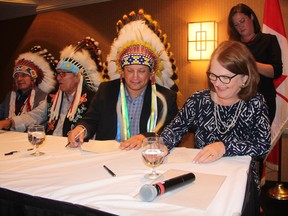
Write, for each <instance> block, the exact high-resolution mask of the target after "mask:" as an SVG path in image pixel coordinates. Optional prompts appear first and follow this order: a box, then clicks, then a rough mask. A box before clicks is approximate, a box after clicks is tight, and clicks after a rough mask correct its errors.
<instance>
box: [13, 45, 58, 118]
mask: <svg viewBox="0 0 288 216" xmlns="http://www.w3.org/2000/svg"><path fill="white" fill-rule="evenodd" d="M57 62H58V61H57V60H55V58H54V57H53V55H52V54H51V53H50V52H49V51H48V50H47V49H42V48H41V46H39V45H37V46H34V47H32V49H31V50H30V52H26V53H22V54H20V55H19V56H18V58H17V59H16V60H15V66H14V71H13V78H14V77H15V76H16V74H17V73H25V74H28V75H29V76H31V78H32V79H34V80H35V83H34V84H35V85H36V86H38V88H39V89H40V90H41V91H43V92H45V93H49V92H51V91H52V90H53V89H54V88H55V86H56V79H55V75H54V74H55V67H56V65H57ZM14 90H15V91H16V90H17V89H14ZM15 91H12V92H11V97H10V103H9V118H11V117H13V116H15V102H16V92H15ZM34 99H35V89H34V86H32V90H31V93H30V95H29V96H28V98H27V100H26V102H25V103H24V104H23V107H22V108H21V113H20V114H22V113H25V112H29V111H31V110H32V109H33V106H34Z"/></svg>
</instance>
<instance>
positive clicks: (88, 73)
mask: <svg viewBox="0 0 288 216" xmlns="http://www.w3.org/2000/svg"><path fill="white" fill-rule="evenodd" d="M56 70H66V71H70V72H73V73H75V74H80V82H79V84H78V86H77V90H76V93H75V95H74V100H73V103H72V104H71V107H70V108H69V110H68V114H67V118H69V120H70V121H72V120H73V118H74V115H75V113H76V111H77V107H78V104H79V102H80V99H81V92H82V87H83V85H84V86H86V87H87V88H88V89H90V90H92V91H94V92H96V91H97V89H98V87H99V85H100V83H101V82H102V77H101V73H102V71H103V66H102V61H101V50H100V48H99V43H98V42H97V41H95V40H94V39H93V38H91V37H86V38H85V39H84V40H82V41H80V42H78V44H77V45H76V46H72V45H70V46H67V47H65V48H64V49H63V50H62V51H61V55H60V61H59V62H58V64H57V67H56ZM62 94H63V92H62V91H61V90H60V89H59V90H58V92H57V94H56V96H55V99H54V101H53V105H52V108H51V115H50V119H49V122H50V121H52V120H57V119H58V116H59V110H60V105H61V98H62Z"/></svg>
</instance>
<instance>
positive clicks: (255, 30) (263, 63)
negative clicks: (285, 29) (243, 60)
mask: <svg viewBox="0 0 288 216" xmlns="http://www.w3.org/2000/svg"><path fill="white" fill-rule="evenodd" d="M228 35H229V39H230V40H236V41H241V42H242V43H244V44H245V45H246V46H247V47H248V49H249V50H250V51H251V53H252V55H253V56H254V58H255V60H256V66H257V69H258V72H259V74H260V82H259V87H258V91H259V92H260V93H261V94H263V95H264V98H265V100H266V103H267V105H268V108H269V119H270V123H271V124H272V122H273V119H274V117H275V113H276V90H275V87H274V84H273V81H274V79H277V78H278V77H280V76H281V75H282V60H281V49H280V46H279V43H278V41H277V38H276V36H275V35H271V34H265V33H262V32H261V28H260V24H259V21H258V19H257V16H256V14H255V13H254V11H253V10H252V9H251V8H250V7H248V6H247V5H245V4H237V5H236V6H234V7H232V8H231V10H230V13H229V17H228Z"/></svg>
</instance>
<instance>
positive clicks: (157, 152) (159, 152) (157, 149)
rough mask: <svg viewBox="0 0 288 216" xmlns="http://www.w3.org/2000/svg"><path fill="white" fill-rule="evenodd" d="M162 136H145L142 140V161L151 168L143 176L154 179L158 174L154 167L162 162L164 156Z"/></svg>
mask: <svg viewBox="0 0 288 216" xmlns="http://www.w3.org/2000/svg"><path fill="white" fill-rule="evenodd" d="M164 148H165V147H164V142H163V138H162V137H159V136H153V137H146V138H144V139H143V141H142V157H143V159H144V163H145V164H146V165H147V166H149V167H151V168H152V171H151V173H148V174H146V175H145V178H148V179H155V178H157V177H158V176H159V173H157V172H156V170H155V167H157V166H159V165H160V164H162V163H163V160H164V158H165V156H166V153H165V150H164Z"/></svg>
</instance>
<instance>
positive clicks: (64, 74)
mask: <svg viewBox="0 0 288 216" xmlns="http://www.w3.org/2000/svg"><path fill="white" fill-rule="evenodd" d="M69 73H73V72H63V71H61V72H56V73H55V76H56V77H57V76H58V75H60V77H62V78H63V77H66V75H67V74H69Z"/></svg>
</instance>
